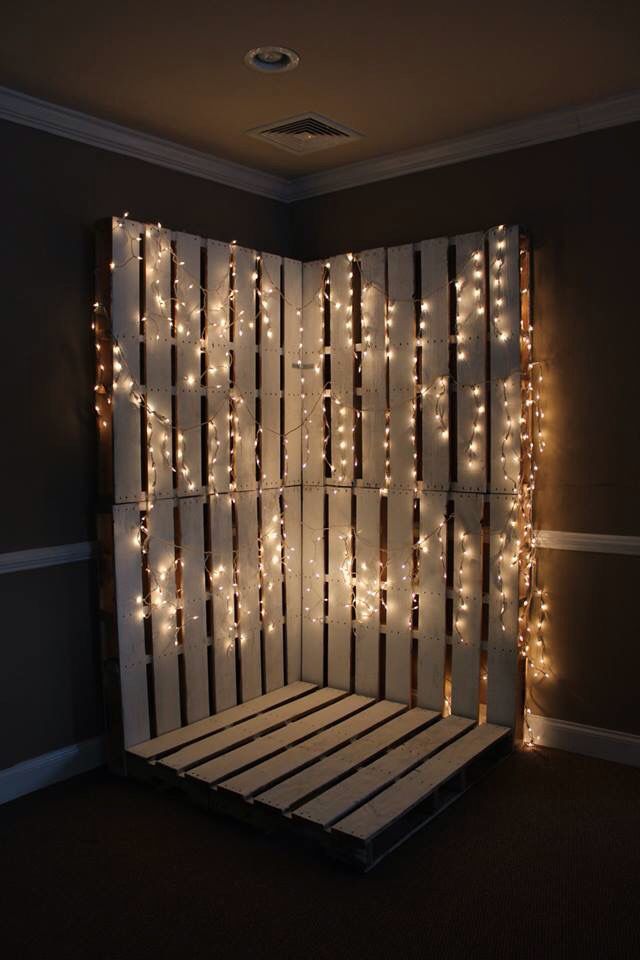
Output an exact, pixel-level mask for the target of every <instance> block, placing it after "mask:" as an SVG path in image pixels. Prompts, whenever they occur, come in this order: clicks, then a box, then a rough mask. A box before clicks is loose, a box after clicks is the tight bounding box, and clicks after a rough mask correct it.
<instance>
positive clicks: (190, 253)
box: [173, 233, 202, 496]
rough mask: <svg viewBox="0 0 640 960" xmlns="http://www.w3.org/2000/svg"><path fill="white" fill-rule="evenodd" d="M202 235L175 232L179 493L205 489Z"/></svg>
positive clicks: (174, 295)
mask: <svg viewBox="0 0 640 960" xmlns="http://www.w3.org/2000/svg"><path fill="white" fill-rule="evenodd" d="M201 242H202V241H201V240H200V238H199V237H194V236H191V235H190V234H186V233H175V234H174V235H173V244H174V248H175V267H174V270H175V284H174V290H173V298H174V328H175V329H174V333H175V343H176V429H177V431H178V438H177V458H176V459H177V462H176V469H177V471H178V473H177V480H178V493H179V494H181V495H184V496H188V495H189V494H191V493H196V492H201V490H202V461H201V442H202V440H201V436H202V434H201V429H200V423H201V422H202V411H201V400H202V378H201V371H200V357H201V353H200V325H201V312H200V282H201V277H200V247H201Z"/></svg>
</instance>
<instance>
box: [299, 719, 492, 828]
mask: <svg viewBox="0 0 640 960" xmlns="http://www.w3.org/2000/svg"><path fill="white" fill-rule="evenodd" d="M472 726H473V721H469V720H467V719H465V718H463V717H454V716H450V717H446V718H445V719H444V720H440V722H439V723H436V724H434V725H433V726H431V727H428V728H427V730H424V731H423V732H422V733H418V734H416V736H415V737H412V738H411V739H409V740H407V742H406V743H404V744H402V745H401V746H399V747H395V748H394V749H392V750H390V751H389V752H388V753H385V754H383V756H382V757H380V758H379V759H378V760H374V761H373V763H370V764H369V765H368V766H365V767H362V768H361V769H360V770H358V771H357V772H356V773H354V774H352V775H351V776H350V777H347V778H346V779H345V780H341V781H340V783H337V784H336V785H335V786H334V787H331V788H330V789H329V790H326V791H325V792H324V793H321V794H320V795H319V796H317V797H316V798H315V799H314V800H310V801H309V802H308V803H306V804H303V806H301V807H298V808H297V810H296V811H295V812H294V814H293V816H294V818H295V819H298V820H304V822H305V824H313V825H314V826H318V827H324V828H326V827H328V826H331V824H333V823H335V822H336V821H337V820H341V819H343V818H344V817H345V816H346V815H347V814H348V813H349V811H350V810H353V808H354V807H358V806H360V805H361V804H362V803H364V802H365V801H366V800H368V798H369V797H372V796H374V795H375V794H377V793H379V792H380V791H382V790H383V789H384V788H385V787H386V786H387V785H388V784H389V783H393V781H394V780H396V779H398V777H402V776H404V775H405V774H406V773H407V772H408V771H410V770H411V769H413V767H416V766H417V765H418V764H420V763H421V762H422V761H423V760H424V759H425V758H426V757H429V756H431V755H432V754H433V753H435V752H436V751H437V750H440V749H442V747H444V746H445V745H446V744H447V743H450V742H451V741H452V740H455V739H456V738H458V737H461V736H462V735H463V734H464V733H465V732H466V731H467V730H469V729H470V728H471V727H472Z"/></svg>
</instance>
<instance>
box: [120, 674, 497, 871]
mask: <svg viewBox="0 0 640 960" xmlns="http://www.w3.org/2000/svg"><path fill="white" fill-rule="evenodd" d="M511 747H512V731H511V730H510V729H508V728H507V727H502V726H497V725H495V724H482V725H481V726H477V725H476V723H475V721H473V720H470V719H467V718H464V717H457V716H449V717H446V718H442V717H441V716H440V715H439V714H438V713H437V712H435V711H433V710H425V709H421V708H418V707H414V708H409V707H408V706H407V705H406V704H402V703H395V702H393V701H389V700H376V699H375V698H373V697H365V696H361V695H355V694H350V693H348V692H346V691H344V690H340V689H336V688H332V687H322V688H318V687H316V686H315V685H314V684H311V683H304V682H300V681H299V682H296V683H292V684H289V685H287V686H285V687H282V688H280V689H279V690H276V691H272V692H271V693H269V694H266V695H265V696H262V697H256V698H255V699H253V700H249V701H247V702H246V703H243V704H241V705H238V706H236V707H232V708H230V709H229V710H225V711H222V712H221V713H219V714H216V715H214V716H212V717H208V718H207V719H205V720H201V721H198V722H197V723H193V724H190V725H189V726H186V727H181V728H179V729H177V730H174V731H171V732H170V733H167V734H164V735H163V736H160V737H157V738H155V739H152V740H148V741H146V742H144V743H141V744H137V745H136V746H134V747H131V748H130V749H129V750H128V751H127V772H128V773H130V774H131V775H133V776H136V777H141V778H144V779H151V780H157V781H160V782H162V783H168V784H174V785H176V786H178V787H180V788H182V789H184V790H185V791H186V792H187V794H188V795H189V796H191V797H192V798H193V799H194V800H196V802H198V803H199V804H201V805H203V806H204V807H206V808H207V809H208V810H210V811H212V812H216V813H224V814H227V815H231V816H233V817H235V818H237V819H240V820H243V821H248V822H250V823H252V824H254V825H256V826H259V827H261V828H263V829H269V830H273V829H282V830H286V831H288V832H291V833H293V834H295V835H296V836H299V837H300V838H303V839H306V840H309V841H311V842H313V843H315V844H317V845H318V846H320V847H321V848H323V849H324V850H326V851H327V852H328V853H329V854H331V855H332V856H334V857H336V858H338V859H340V860H343V861H346V862H348V863H351V864H354V865H356V866H357V867H359V868H360V869H363V870H368V869H370V868H371V867H372V866H374V865H375V864H376V863H377V862H378V861H379V860H381V859H382V858H383V857H384V856H386V855H387V854H388V853H389V852H391V850H393V849H395V848H396V847H397V846H398V845H399V844H401V843H402V842H403V841H404V840H406V839H407V838H408V837H410V836H411V835H412V834H413V833H415V832H416V831H417V830H419V829H420V828H421V827H423V826H424V825H425V824H426V823H428V822H429V820H431V819H432V818H433V817H434V816H436V814H438V813H439V812H440V811H441V810H443V809H445V807H447V806H448V805H449V804H450V803H452V802H453V801H454V800H456V799H457V798H458V797H459V796H461V795H462V793H464V791H465V790H466V789H467V788H468V787H469V786H470V785H471V784H472V783H473V782H475V780H477V779H478V778H479V777H480V776H481V775H482V774H483V773H484V772H485V770H486V769H487V768H488V767H490V766H492V765H493V764H494V763H495V762H497V761H498V760H499V759H501V758H502V757H503V756H505V755H506V754H507V753H508V752H509V751H510V750H511Z"/></svg>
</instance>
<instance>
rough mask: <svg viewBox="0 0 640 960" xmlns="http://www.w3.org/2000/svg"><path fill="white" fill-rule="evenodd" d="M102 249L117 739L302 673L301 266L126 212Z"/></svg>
mask: <svg viewBox="0 0 640 960" xmlns="http://www.w3.org/2000/svg"><path fill="white" fill-rule="evenodd" d="M100 250H101V259H102V261H103V263H102V267H103V269H102V270H101V271H99V289H98V299H97V301H96V304H97V306H96V330H97V346H98V370H99V378H98V387H97V410H98V411H99V422H100V431H101V450H102V454H103V456H102V467H103V468H102V489H101V496H102V519H103V522H102V524H101V528H102V530H103V543H104V544H105V546H106V551H105V554H106V560H107V563H106V564H105V565H104V570H103V578H102V579H103V596H104V597H105V599H106V602H105V603H103V607H105V611H106V610H108V609H113V611H114V615H115V622H114V624H113V627H114V629H113V630H112V635H113V641H112V653H113V654H114V656H115V657H116V658H117V661H118V667H119V678H120V695H121V717H122V727H123V739H124V744H125V746H130V745H131V744H135V743H139V742H141V741H143V740H146V739H148V738H149V737H150V736H155V735H159V734H161V733H164V732H166V731H168V730H171V729H174V728H175V727H178V726H180V725H182V724H185V723H193V722H194V721H196V720H199V719H201V718H203V717H206V716H208V715H209V714H210V713H213V712H217V711H219V710H224V709H226V708H228V707H231V706H233V705H235V704H236V703H238V702H241V701H245V700H248V699H251V698H253V697H256V696H259V695H261V694H262V693H263V692H268V691H270V690H275V689H277V688H279V687H281V686H283V684H285V683H287V682H291V681H294V680H297V679H298V678H299V676H300V669H301V656H302V653H301V615H300V605H301V599H300V598H301V589H300V557H301V553H302V548H301V511H302V507H301V481H300V475H301V441H300V420H301V417H300V405H301V401H300V381H301V371H300V324H301V320H300V311H301V297H302V267H301V264H300V263H298V262H295V261H292V260H287V259H282V258H281V257H276V256H273V255H270V254H261V253H259V252H257V251H254V250H247V249H243V248H241V247H238V246H237V245H235V244H231V245H229V244H222V243H217V242H215V241H212V240H203V239H202V238H200V237H194V236H190V235H188V234H184V233H175V232H171V231H168V230H165V229H163V228H162V227H161V226H159V225H149V224H142V223H135V222H133V221H131V220H129V219H114V220H113V221H112V222H111V223H110V224H109V227H108V228H107V230H106V231H105V232H104V233H103V234H102V236H101V238H100ZM107 253H108V258H109V267H108V269H104V260H105V258H106V255H107ZM105 517H107V518H108V521H110V523H111V524H112V526H111V530H109V522H107V523H105V522H104V518H105ZM111 572H112V573H113V583H112V585H111V587H109V586H107V584H108V581H109V574H110V573H111Z"/></svg>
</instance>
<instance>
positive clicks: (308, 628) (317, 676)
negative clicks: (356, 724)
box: [302, 487, 325, 683]
mask: <svg viewBox="0 0 640 960" xmlns="http://www.w3.org/2000/svg"><path fill="white" fill-rule="evenodd" d="M302 520H303V524H302V678H303V679H304V680H309V681H310V682H311V683H323V677H324V669H323V663H324V647H323V619H324V614H325V609H324V607H325V604H324V490H323V489H322V487H305V488H304V490H303V495H302Z"/></svg>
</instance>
